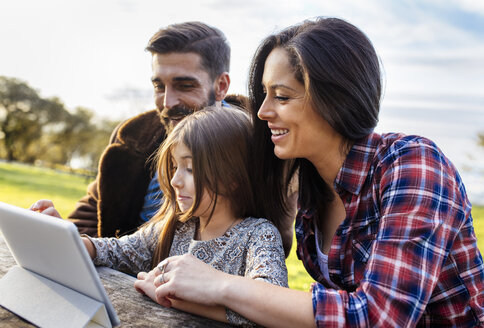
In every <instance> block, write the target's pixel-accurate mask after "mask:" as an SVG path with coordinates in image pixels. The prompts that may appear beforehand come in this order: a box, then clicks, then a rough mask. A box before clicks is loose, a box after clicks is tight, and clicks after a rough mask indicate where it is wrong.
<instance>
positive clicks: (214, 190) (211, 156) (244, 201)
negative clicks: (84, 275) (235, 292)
mask: <svg viewBox="0 0 484 328" xmlns="http://www.w3.org/2000/svg"><path fill="white" fill-rule="evenodd" d="M251 138H252V136H251V123H250V120H249V118H248V116H247V115H246V114H245V113H243V112H242V111H240V110H235V109H230V108H224V109H206V110H203V111H199V112H196V113H194V114H193V115H190V116H189V117H187V118H185V119H184V120H182V121H181V122H180V123H179V124H178V125H177V126H176V128H175V129H174V130H173V132H172V133H170V135H169V136H168V138H167V139H166V140H165V142H164V143H163V145H162V146H161V148H160V150H159V153H158V176H159V179H160V186H161V189H162V191H163V194H164V197H165V199H164V203H163V205H162V208H161V209H160V211H159V212H158V213H157V214H156V215H155V217H153V219H152V220H151V221H150V222H148V223H147V224H146V225H144V226H142V227H141V228H140V230H138V231H137V232H136V233H134V234H132V235H128V236H124V237H121V238H119V239H117V238H90V237H87V236H86V237H83V241H84V243H85V245H86V248H87V250H88V252H89V254H90V256H91V258H92V259H93V262H94V264H96V265H102V266H108V267H111V268H114V269H117V270H122V271H125V272H128V273H135V274H136V273H139V274H138V279H139V280H138V281H137V282H136V284H135V287H136V289H137V290H138V291H139V292H141V293H145V294H146V295H148V296H150V297H151V298H152V299H153V300H155V301H156V295H155V286H154V283H153V281H154V278H155V276H157V275H158V276H160V277H159V278H162V274H161V275H160V273H161V271H162V270H163V268H162V267H161V268H160V269H158V268H157V265H158V263H160V261H162V260H163V259H165V258H167V257H168V256H175V255H183V254H192V255H193V256H194V257H196V258H198V259H199V260H202V261H203V262H205V263H207V264H210V265H211V266H212V267H214V268H216V269H218V270H221V271H224V272H226V273H229V274H233V275H241V276H246V277H250V278H252V279H256V280H262V281H266V282H269V283H272V284H276V285H279V286H287V271H286V266H285V257H284V251H283V248H282V241H281V237H280V235H279V232H278V230H277V229H276V227H275V226H274V225H273V224H272V223H270V222H269V221H268V220H266V219H260V218H255V217H252V215H258V214H259V213H258V210H256V208H255V203H256V202H255V200H254V198H255V197H256V196H257V190H258V189H259V188H257V186H255V185H254V184H253V183H251V181H250V178H249V165H250V163H249V156H248V153H249V147H250V145H251V142H252V139H251ZM31 209H32V210H36V211H40V212H42V213H45V214H49V215H53V216H58V217H60V216H59V214H58V213H57V211H56V210H55V208H54V207H53V204H52V202H50V201H46V200H41V201H38V202H37V203H35V204H34V205H33V206H32V207H31ZM150 269H152V270H151V272H149V273H146V272H144V271H150ZM140 272H141V273H140ZM165 301H166V299H165ZM169 302H170V303H171V305H172V306H174V307H176V308H179V309H183V310H186V311H188V312H192V313H196V314H199V315H204V316H207V317H210V318H213V319H216V320H220V321H228V322H230V323H234V324H247V323H248V320H246V319H244V318H242V317H240V316H239V315H238V314H236V313H235V312H232V311H231V310H230V309H225V308H223V307H215V306H201V305H197V304H193V303H191V304H190V303H187V302H181V301H177V300H175V299H170V300H169ZM160 303H161V302H160Z"/></svg>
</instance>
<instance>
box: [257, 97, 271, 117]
mask: <svg viewBox="0 0 484 328" xmlns="http://www.w3.org/2000/svg"><path fill="white" fill-rule="evenodd" d="M257 117H258V118H260V119H261V120H263V121H268V120H270V119H271V118H274V117H275V112H274V110H273V109H272V106H271V104H270V101H269V100H268V99H267V97H266V98H265V99H264V102H263V103H262V105H261V106H260V108H259V111H258V112H257Z"/></svg>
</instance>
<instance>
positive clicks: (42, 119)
mask: <svg viewBox="0 0 484 328" xmlns="http://www.w3.org/2000/svg"><path fill="white" fill-rule="evenodd" d="M66 115H67V111H66V109H65V108H64V105H63V104H62V103H61V102H60V100H59V99H57V98H50V99H43V98H41V97H40V96H39V94H38V92H37V91H36V90H34V89H33V88H31V87H30V86H29V85H28V84H27V83H25V82H23V81H20V80H18V79H16V78H8V77H4V76H0V132H1V135H2V137H3V143H4V147H5V152H6V159H7V161H13V160H22V161H24V162H33V161H34V160H35V159H36V157H37V155H38V153H39V151H40V150H39V149H38V148H37V147H33V144H34V143H35V142H36V141H38V140H39V139H40V138H41V136H42V133H43V130H44V129H45V128H46V127H47V126H49V125H55V124H56V123H58V122H60V121H62V120H63V119H64V118H65V116H66Z"/></svg>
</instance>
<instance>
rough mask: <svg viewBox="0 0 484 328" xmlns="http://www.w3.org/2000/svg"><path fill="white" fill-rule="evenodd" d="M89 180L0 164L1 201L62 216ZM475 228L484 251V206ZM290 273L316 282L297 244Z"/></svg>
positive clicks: (296, 282)
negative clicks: (44, 204) (43, 205)
mask: <svg viewBox="0 0 484 328" xmlns="http://www.w3.org/2000/svg"><path fill="white" fill-rule="evenodd" d="M88 182H89V181H86V178H84V177H81V176H77V175H73V174H69V173H64V172H60V171H55V170H51V169H46V168H38V167H33V166H27V165H22V164H9V163H4V162H0V201H2V202H5V203H10V204H13V205H16V206H20V207H29V206H30V205H32V204H33V203H34V202H35V201H37V200H39V199H42V198H46V199H51V200H52V201H54V204H55V205H56V208H57V209H58V211H59V212H60V214H61V215H62V216H63V217H66V216H67V215H68V214H69V213H70V212H71V211H72V210H73V209H74V205H75V203H76V202H77V201H78V200H79V198H81V197H82V196H84V195H85V192H86V187H87V184H88ZM472 216H473V218H474V229H475V231H476V235H477V241H478V245H479V249H480V250H481V252H483V251H484V207H483V206H474V207H473V209H472ZM286 264H287V269H288V273H289V286H290V287H291V288H295V289H299V290H305V291H307V290H309V286H310V284H311V283H312V282H313V281H314V280H313V279H312V278H311V277H310V276H309V275H308V273H307V272H306V270H305V269H304V267H303V265H302V262H301V261H299V260H298V259H297V256H296V241H295V240H294V242H293V245H292V250H291V253H290V255H289V257H288V258H287V261H286Z"/></svg>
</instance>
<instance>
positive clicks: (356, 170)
mask: <svg viewBox="0 0 484 328" xmlns="http://www.w3.org/2000/svg"><path fill="white" fill-rule="evenodd" d="M380 140H381V136H380V135H379V134H377V133H371V134H369V135H367V136H366V137H363V138H361V139H359V140H357V141H356V142H355V143H354V144H353V146H352V147H351V150H350V152H349V153H348V155H347V156H346V159H345V161H344V162H343V166H342V167H341V169H340V170H339V172H338V175H337V176H336V179H335V180H334V184H335V186H336V187H339V189H344V190H346V191H348V192H350V193H352V194H354V195H357V194H359V193H360V191H361V188H362V187H363V184H364V183H365V180H366V178H367V176H368V171H369V170H370V167H371V163H372V161H373V158H374V157H375V153H376V150H377V147H378V145H379V143H380Z"/></svg>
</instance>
